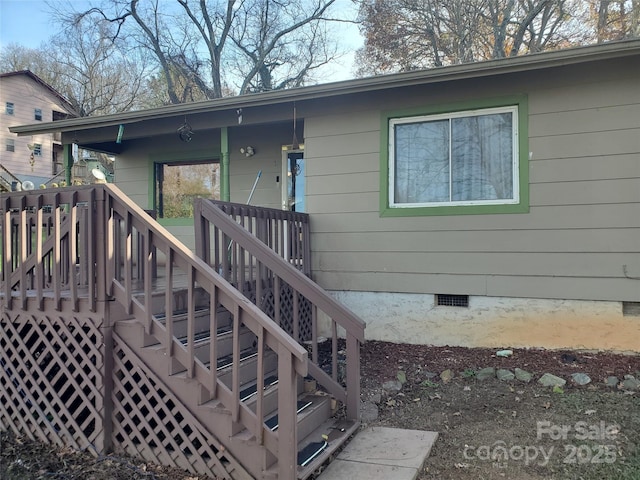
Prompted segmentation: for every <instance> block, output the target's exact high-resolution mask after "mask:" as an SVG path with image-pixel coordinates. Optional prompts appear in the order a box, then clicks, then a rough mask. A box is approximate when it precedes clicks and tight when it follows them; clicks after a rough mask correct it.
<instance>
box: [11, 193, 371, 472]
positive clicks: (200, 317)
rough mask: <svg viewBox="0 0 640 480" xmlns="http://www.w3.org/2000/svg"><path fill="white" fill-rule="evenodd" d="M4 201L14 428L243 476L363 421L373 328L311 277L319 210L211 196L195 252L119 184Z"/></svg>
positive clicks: (302, 456)
mask: <svg viewBox="0 0 640 480" xmlns="http://www.w3.org/2000/svg"><path fill="white" fill-rule="evenodd" d="M0 211H1V212H2V217H1V220H0V222H1V223H0V226H1V227H2V236H1V237H0V238H1V239H2V240H1V241H2V251H1V258H2V267H3V274H2V277H1V279H0V280H1V282H0V301H1V302H2V316H1V317H0V330H1V331H0V334H1V335H0V357H1V358H0V359H1V360H2V361H3V363H2V369H1V370H0V399H1V400H2V402H1V405H0V427H1V428H6V427H7V426H8V428H11V429H13V430H14V431H15V432H16V433H27V434H28V435H30V436H31V437H32V438H34V437H39V438H41V439H43V440H44V441H47V442H51V443H56V444H59V445H69V446H71V447H73V448H78V449H85V448H86V449H89V450H90V451H93V452H96V454H104V453H108V452H109V451H112V450H115V451H117V452H124V453H128V454H130V455H132V456H137V457H141V458H143V459H145V460H147V461H153V462H157V463H161V464H166V465H170V466H178V467H181V468H184V469H186V470H189V471H191V472H193V473H196V474H206V475H209V476H211V477H217V478H225V479H236V480H248V479H258V480H276V479H278V480H294V479H300V480H304V479H306V478H308V477H310V476H311V475H312V474H313V473H314V472H315V471H316V470H317V469H318V468H319V467H320V466H321V465H323V464H324V463H325V462H327V461H328V460H329V459H330V458H331V457H332V455H333V453H334V452H335V451H336V450H338V449H339V448H340V447H341V446H342V445H343V444H344V443H345V442H346V441H347V440H348V439H349V438H350V437H351V436H352V435H353V434H354V433H355V432H356V431H357V429H358V428H359V421H358V418H359V404H360V403H359V402H360V392H359V383H360V382H359V370H360V365H359V348H360V343H361V342H362V341H363V340H364V323H363V322H362V321H361V320H360V319H358V318H357V317H355V316H354V315H353V314H352V313H351V312H350V311H348V310H347V309H345V308H344V307H343V306H342V305H340V304H339V303H337V302H336V301H335V300H334V299H333V298H332V297H331V296H329V295H328V294H327V293H326V292H324V291H323V290H322V289H321V288H320V287H319V286H318V285H316V284H315V283H314V282H313V281H312V280H311V278H310V275H311V271H310V248H309V229H308V217H306V216H304V215H302V214H299V213H295V212H281V211H277V210H270V209H261V208H257V207H249V206H243V205H237V204H229V203H224V202H212V201H202V202H197V203H196V205H195V226H196V247H197V248H196V252H192V251H191V250H189V249H187V248H186V247H185V246H184V245H182V244H181V243H180V242H179V241H178V240H177V239H176V238H174V237H173V236H172V235H171V234H170V233H169V232H168V231H166V230H165V229H164V228H163V227H161V226H160V225H159V224H158V223H156V222H155V220H154V219H153V218H152V217H151V216H149V215H148V214H147V213H146V212H145V211H144V210H142V209H141V208H140V207H138V206H137V205H136V204H134V203H133V202H132V201H131V200H129V199H128V198H127V197H126V196H125V195H123V194H122V192H120V191H119V190H118V189H117V187H115V186H113V185H92V186H82V187H66V188H59V189H56V190H55V192H53V191H49V190H46V189H45V190H40V191H31V192H12V193H7V194H3V196H2V203H1V204H0ZM29 239H30V240H29ZM96 239H100V241H99V242H96ZM237 287H239V288H237ZM321 321H322V322H324V327H323V328H325V329H326V330H328V332H329V336H330V337H331V339H330V340H329V341H327V342H324V343H322V342H320V340H319V339H320V324H321ZM339 332H342V333H341V335H342V336H343V337H344V343H341V344H339V342H338V333H339ZM25 335H26V336H28V337H29V340H28V341H26V340H24V341H23V340H22V337H23V336H25ZM323 335H327V334H326V333H324V332H323ZM3 336H4V337H6V338H7V339H9V338H10V339H11V341H10V342H9V341H8V340H2V338H3ZM69 342H71V343H69ZM339 345H340V346H339ZM32 350H33V351H32ZM24 357H27V358H24ZM21 378H25V381H22V380H20V379H21ZM63 386H64V388H62V387H63ZM61 388H62V393H60V394H59V390H60V389H61ZM59 395H60V396H59ZM34 399H39V400H37V401H35V400H34ZM7 406H8V407H7ZM25 412H26V414H25Z"/></svg>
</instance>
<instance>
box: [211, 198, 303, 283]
mask: <svg viewBox="0 0 640 480" xmlns="http://www.w3.org/2000/svg"><path fill="white" fill-rule="evenodd" d="M208 201H209V202H211V203H212V204H214V205H216V206H217V207H218V208H220V209H221V210H222V211H223V212H224V213H226V214H227V215H228V216H229V217H231V218H232V219H233V220H235V221H236V223H238V224H239V225H242V226H243V227H244V228H245V229H246V230H248V231H249V232H250V233H252V234H254V235H255V236H256V237H257V238H258V239H259V240H260V241H261V242H262V243H264V244H265V245H267V246H269V248H271V250H273V251H274V252H276V253H277V254H278V255H279V256H280V257H282V258H283V259H285V260H286V261H287V262H289V263H291V264H292V265H294V266H295V267H296V268H297V269H298V270H300V271H302V272H303V273H304V274H305V275H307V276H308V277H310V276H311V244H310V231H309V215H307V214H306V213H299V212H290V211H286V210H276V209H275V208H265V207H256V206H253V205H245V204H241V203H230V202H221V201H217V200H208ZM227 248H229V247H227ZM225 259H228V260H231V259H230V258H229V256H228V255H224V256H223V257H222V258H221V259H220V262H221V264H222V267H223V269H224V270H225V271H229V272H230V273H231V277H230V278H228V280H231V282H232V283H239V284H242V283H243V278H242V274H243V270H242V269H240V268H238V267H239V262H237V261H236V262H230V263H225Z"/></svg>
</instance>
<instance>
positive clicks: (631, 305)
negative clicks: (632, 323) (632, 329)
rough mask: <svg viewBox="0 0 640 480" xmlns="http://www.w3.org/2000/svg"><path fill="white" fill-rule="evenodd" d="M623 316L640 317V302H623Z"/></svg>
mask: <svg viewBox="0 0 640 480" xmlns="http://www.w3.org/2000/svg"><path fill="white" fill-rule="evenodd" d="M622 315H624V316H629V317H640V302H622Z"/></svg>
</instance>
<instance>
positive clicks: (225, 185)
mask: <svg viewBox="0 0 640 480" xmlns="http://www.w3.org/2000/svg"><path fill="white" fill-rule="evenodd" d="M220 150H221V153H222V163H221V165H220V174H221V176H222V178H221V179H220V197H221V199H222V201H223V202H230V201H231V190H230V189H229V128H228V127H222V128H221V129H220Z"/></svg>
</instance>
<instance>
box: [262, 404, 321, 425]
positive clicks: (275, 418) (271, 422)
mask: <svg viewBox="0 0 640 480" xmlns="http://www.w3.org/2000/svg"><path fill="white" fill-rule="evenodd" d="M311 405H313V402H312V401H311V400H308V399H307V400H298V403H297V412H296V413H298V414H300V413H302V412H303V411H304V410H306V409H307V408H308V407H310V406H311ZM264 423H265V424H266V425H267V427H269V428H270V429H271V431H272V432H275V431H276V430H277V429H278V414H277V413H276V414H275V415H274V416H273V417H271V418H269V419H267V420H266V421H265V422H264Z"/></svg>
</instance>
